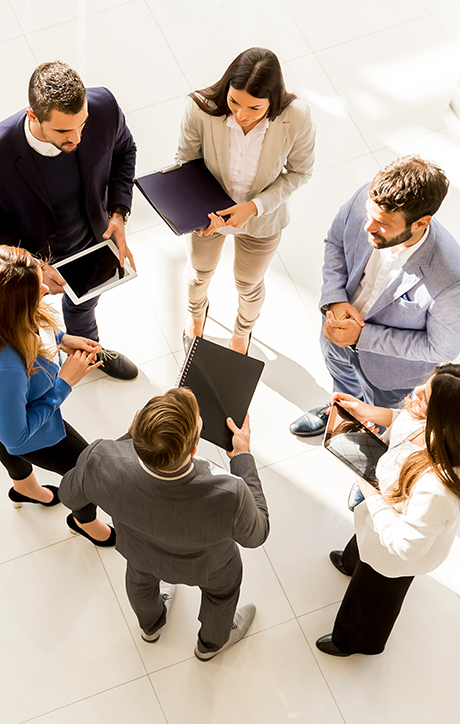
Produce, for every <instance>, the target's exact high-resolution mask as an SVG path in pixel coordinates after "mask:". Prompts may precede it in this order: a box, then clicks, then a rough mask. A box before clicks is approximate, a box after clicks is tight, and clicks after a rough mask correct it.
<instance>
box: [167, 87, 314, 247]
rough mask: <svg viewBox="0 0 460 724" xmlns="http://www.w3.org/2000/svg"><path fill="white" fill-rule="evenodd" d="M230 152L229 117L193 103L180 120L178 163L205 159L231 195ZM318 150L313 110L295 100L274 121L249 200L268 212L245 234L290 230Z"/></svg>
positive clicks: (255, 219)
mask: <svg viewBox="0 0 460 724" xmlns="http://www.w3.org/2000/svg"><path fill="white" fill-rule="evenodd" d="M228 149H229V130H228V126H227V116H210V115H209V114H208V113H205V112H204V111H202V110H201V109H200V108H199V107H198V106H197V104H196V103H195V101H193V100H192V99H191V98H190V99H189V100H188V103H187V107H186V110H185V114H184V117H183V119H182V124H181V130H180V137H179V144H178V149H177V154H176V160H177V161H183V162H185V161H192V160H193V159H194V158H203V159H204V162H205V164H206V166H207V167H208V168H209V170H210V171H211V173H212V174H213V176H215V177H216V179H217V180H218V181H219V183H220V185H221V186H222V187H223V188H224V189H225V190H226V192H227V193H228V194H230V195H231V191H230V175H229V156H228ZM314 149H315V124H314V123H313V121H312V120H311V115H310V109H309V108H308V106H306V105H305V103H303V102H302V101H299V100H295V101H293V102H292V103H291V104H290V105H289V106H288V107H287V108H286V109H285V110H284V111H283V112H282V113H281V115H279V116H278V117H277V118H275V120H274V121H270V124H269V127H268V129H267V133H266V136H265V139H264V144H263V146H262V154H261V156H260V161H259V166H258V169H257V173H256V177H255V179H254V183H253V185H252V189H251V192H250V196H249V198H250V199H253V198H254V197H256V196H257V198H259V199H260V200H261V201H262V203H263V205H264V213H263V214H262V215H261V216H257V217H253V218H252V219H249V221H248V222H247V224H245V226H244V228H243V229H242V232H243V233H245V234H249V235H250V236H254V237H256V238H263V237H266V236H271V235H272V234H276V233H277V232H278V231H281V229H284V228H285V227H286V226H287V225H288V223H289V209H288V205H287V200H288V198H289V196H291V194H292V193H293V192H294V191H295V190H296V189H297V188H299V186H301V185H302V184H304V183H306V182H307V181H308V179H309V178H310V177H311V175H312V171H313V162H314V160H315V154H314ZM216 211H219V209H216Z"/></svg>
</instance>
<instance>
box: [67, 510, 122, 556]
mask: <svg viewBox="0 0 460 724" xmlns="http://www.w3.org/2000/svg"><path fill="white" fill-rule="evenodd" d="M66 523H67V525H68V526H69V528H70V530H71V531H72V533H79V535H82V536H83V538H88V540H90V541H91V543H94V545H95V546H99V547H100V548H111V547H112V546H114V545H115V543H116V542H117V534H116V532H115V528H112V526H111V525H109V528H110V535H109V537H108V538H107V540H96V538H93V537H92V536H91V535H90V534H89V533H86V532H85V531H84V530H83V528H80V526H79V525H77V524H76V522H75V518H74V517H73V515H72V513H71V514H70V515H68V516H67V518H66Z"/></svg>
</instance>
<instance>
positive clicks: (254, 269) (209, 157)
mask: <svg viewBox="0 0 460 724" xmlns="http://www.w3.org/2000/svg"><path fill="white" fill-rule="evenodd" d="M314 144H315V127H314V124H313V123H312V121H311V117H310V110H309V108H308V107H307V106H306V105H305V104H304V103H302V102H300V101H298V100H296V96H295V95H294V94H293V93H288V92H287V91H286V88H285V85H284V80H283V74H282V71H281V66H280V63H279V60H278V58H277V57H276V55H275V54H274V53H272V52H271V51H270V50H266V49H264V48H250V49H249V50H245V51H244V52H243V53H241V54H240V55H239V56H238V57H237V58H236V59H235V60H234V61H233V62H232V63H231V64H230V66H229V67H228V68H227V70H226V71H225V73H224V75H223V76H222V78H221V79H220V80H219V81H217V83H215V84H214V85H212V86H209V87H208V88H205V89H203V90H200V91H195V92H194V93H191V94H190V100H189V101H188V105H187V108H186V111H185V115H184V118H183V120H182V124H181V133H180V138H179V145H178V151H177V155H176V160H177V161H180V162H186V161H191V160H193V159H195V158H203V159H204V161H205V163H206V166H207V167H208V169H209V170H210V171H211V173H212V174H213V175H214V176H215V177H216V178H217V180H218V181H219V183H220V184H221V186H222V187H223V188H224V189H225V191H227V193H228V195H229V196H230V197H231V198H232V199H233V200H234V201H235V202H236V204H235V205H234V206H231V207H230V208H228V209H216V213H212V214H209V219H210V224H209V226H208V227H207V229H205V230H204V231H198V232H195V233H193V234H191V238H190V239H189V240H188V242H187V269H186V280H187V285H188V312H189V316H188V319H187V323H186V327H185V330H184V338H183V339H184V347H185V349H186V351H187V350H188V348H189V346H190V343H191V340H192V339H193V337H195V336H198V337H201V336H202V335H203V327H204V322H205V320H206V314H207V309H208V298H207V290H208V286H209V282H210V281H211V277H212V275H213V274H214V271H215V269H216V267H217V264H218V262H219V259H220V256H221V253H222V246H223V243H224V241H225V235H226V234H234V237H235V260H234V275H235V283H236V287H237V289H238V295H239V303H238V314H237V317H236V322H235V326H234V332H233V337H232V340H231V343H230V348H231V349H234V350H235V351H237V352H241V353H243V354H244V353H247V350H248V347H249V342H250V334H251V330H252V328H253V326H254V324H255V322H256V319H257V318H258V316H259V314H260V310H261V307H262V304H263V301H264V297H265V287H264V275H265V272H266V270H267V268H268V265H269V264H270V261H271V259H272V257H273V255H274V254H275V252H276V249H277V247H278V244H279V242H280V238H281V230H282V229H284V227H285V226H287V224H288V222H289V212H288V208H287V199H288V198H289V196H290V195H291V194H292V193H293V192H294V191H295V190H296V189H297V188H299V186H301V185H302V184H304V183H305V182H306V181H308V179H309V178H310V176H311V174H312V168H313V161H314ZM223 216H228V217H229V218H228V219H227V220H226V221H224V219H223V218H222V217H223Z"/></svg>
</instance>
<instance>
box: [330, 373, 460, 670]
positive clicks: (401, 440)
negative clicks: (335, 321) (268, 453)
mask: <svg viewBox="0 0 460 724" xmlns="http://www.w3.org/2000/svg"><path fill="white" fill-rule="evenodd" d="M333 399H336V400H338V401H339V402H340V404H341V405H343V406H344V407H345V408H346V409H347V410H349V412H351V413H352V414H353V415H354V416H355V417H356V418H357V419H358V420H361V421H365V420H371V421H372V422H374V423H375V424H377V425H382V426H385V427H388V426H389V429H388V430H387V433H386V434H387V435H388V438H389V439H388V442H389V449H388V451H387V452H386V453H385V454H384V455H382V457H381V458H380V460H379V462H378V465H377V470H376V472H377V478H378V481H379V488H378V489H376V488H374V487H373V486H372V485H370V484H369V483H367V482H366V481H364V480H362V479H361V478H359V479H358V480H357V482H358V484H359V487H360V488H361V491H362V493H363V495H364V500H363V502H361V503H360V504H359V505H358V506H357V507H356V508H355V510H354V517H355V528H356V536H353V538H352V539H351V541H350V542H349V543H348V545H347V546H346V548H345V550H344V551H332V552H331V554H330V558H331V561H332V563H333V564H334V565H335V567H336V568H337V569H338V570H339V571H341V573H344V574H345V575H348V576H351V581H350V585H349V586H348V589H347V591H346V593H345V597H344V599H343V601H342V604H341V606H340V609H339V611H338V614H337V617H336V620H335V623H334V628H333V631H332V634H327V635H326V636H322V637H321V638H319V639H318V641H317V642H316V645H317V647H318V648H319V649H320V650H321V651H323V652H324V653H327V654H332V655H334V656H349V655H350V654H356V653H361V654H379V653H381V652H382V651H383V649H384V648H385V644H386V642H387V639H388V637H389V635H390V633H391V630H392V628H393V625H394V623H395V621H396V619H397V617H398V615H399V612H400V609H401V606H402V603H403V600H404V597H405V595H406V593H407V590H408V588H409V586H410V584H411V583H412V581H413V578H414V576H417V575H420V574H423V573H429V572H430V571H433V570H434V569H435V568H437V567H438V566H440V565H441V563H443V561H445V559H446V558H447V556H448V554H449V551H450V549H451V547H452V543H453V542H454V538H455V535H456V533H457V530H458V525H459V522H460V477H459V476H460V365H454V364H446V365H443V366H442V367H438V368H437V369H436V371H435V373H434V374H433V376H432V377H430V379H429V380H428V381H427V382H426V384H425V385H423V386H421V387H417V388H416V389H415V397H414V400H413V401H412V402H409V403H407V404H406V406H405V407H404V409H403V410H402V411H401V412H399V411H397V412H395V411H394V410H393V411H392V410H388V409H386V408H383V407H373V406H372V405H367V404H365V403H364V402H361V401H359V400H357V399H356V398H354V397H352V396H351V395H344V394H341V393H336V394H335V395H334V396H333Z"/></svg>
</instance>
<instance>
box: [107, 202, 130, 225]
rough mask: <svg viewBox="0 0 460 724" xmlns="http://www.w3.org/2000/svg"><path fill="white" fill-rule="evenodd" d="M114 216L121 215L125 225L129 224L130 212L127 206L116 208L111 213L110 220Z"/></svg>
mask: <svg viewBox="0 0 460 724" xmlns="http://www.w3.org/2000/svg"><path fill="white" fill-rule="evenodd" d="M114 214H120V216H122V217H123V223H124V224H127V223H128V216H129V214H130V210H129V209H128V207H127V206H114V207H113V208H112V210H111V211H110V214H109V218H110V219H111V218H112V216H113V215H114Z"/></svg>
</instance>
